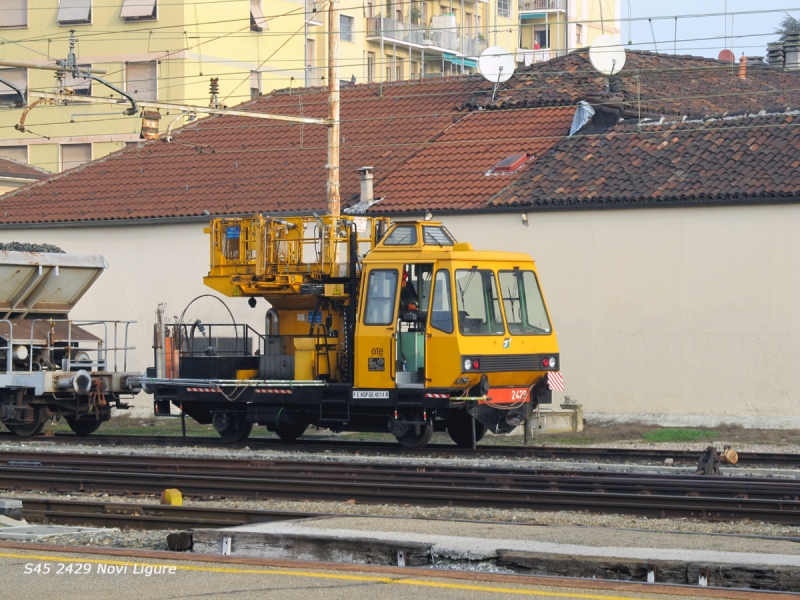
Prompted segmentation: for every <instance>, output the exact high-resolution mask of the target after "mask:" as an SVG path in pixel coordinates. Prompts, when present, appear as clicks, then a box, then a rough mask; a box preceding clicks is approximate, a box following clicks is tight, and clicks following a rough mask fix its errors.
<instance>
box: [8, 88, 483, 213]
mask: <svg viewBox="0 0 800 600" xmlns="http://www.w3.org/2000/svg"><path fill="white" fill-rule="evenodd" d="M474 89H475V80H474V79H468V78H458V79H438V80H425V81H422V82H419V81H417V82H413V83H407V82H406V83H400V84H394V85H388V86H386V85H384V86H379V85H374V84H373V85H362V86H346V87H345V88H344V89H343V92H342V104H341V118H342V121H343V123H342V127H341V136H342V137H341V148H340V150H341V177H340V179H341V182H342V187H341V196H342V200H343V202H347V201H348V200H350V199H352V198H353V197H354V196H357V194H358V190H359V181H358V175H357V174H356V172H355V170H356V169H357V168H358V167H361V166H364V165H372V166H374V167H375V171H376V173H377V174H378V176H379V177H380V175H382V174H386V173H388V172H389V171H391V170H392V169H394V168H395V167H396V166H397V165H400V164H402V163H403V162H404V161H405V160H406V159H408V158H409V157H410V156H411V155H412V154H413V153H414V152H416V151H418V150H419V149H420V148H423V147H424V146H425V143H426V142H427V141H428V140H431V139H433V138H434V137H436V136H437V135H439V134H440V133H442V132H443V131H444V130H445V129H446V128H447V127H449V126H450V125H452V123H453V119H454V117H457V116H460V115H459V114H458V113H457V111H456V109H455V107H456V105H458V104H461V103H463V102H464V101H465V100H466V99H467V98H468V97H469V96H470V95H471V94H472V93H473V92H474ZM238 108H241V109H242V110H254V111H261V112H272V113H277V114H288V115H304V116H310V117H325V116H327V95H326V91H325V90H323V89H319V88H316V89H310V90H303V92H302V93H298V91H297V90H295V91H294V92H293V93H291V94H290V93H289V92H287V91H282V92H275V93H273V94H270V95H268V96H262V97H261V98H259V99H257V100H254V101H252V102H248V103H246V104H244V105H241V106H240V107H238ZM174 137H175V141H174V142H173V143H170V144H166V143H163V142H159V141H152V142H147V143H144V144H142V145H140V146H139V147H129V148H126V149H125V150H122V151H120V152H117V153H115V154H111V155H109V156H107V157H105V158H102V159H99V160H96V161H93V162H91V163H88V164H86V165H82V166H80V167H77V168H75V169H72V170H70V171H67V172H65V173H62V174H59V175H56V176H54V177H52V178H51V179H49V180H47V181H45V182H42V183H39V184H35V185H32V186H28V187H26V188H24V189H22V190H20V191H16V192H12V193H10V194H7V195H6V196H4V197H3V198H2V200H0V224H2V223H24V222H65V221H97V220H112V219H114V220H116V219H142V218H169V217H183V216H200V215H203V214H204V212H203V211H206V210H207V211H209V212H210V213H212V214H235V213H250V212H256V211H261V212H276V211H310V210H322V209H324V207H325V181H326V172H325V163H326V158H327V129H326V128H325V127H323V126H320V125H303V126H301V125H297V124H283V123H280V122H277V121H264V120H260V119H259V120H257V119H252V118H248V117H232V116H224V117H209V118H205V119H200V120H199V121H198V122H197V123H195V124H192V125H189V126H187V127H184V128H183V129H182V130H181V131H179V132H178V133H176V135H175V136H174Z"/></svg>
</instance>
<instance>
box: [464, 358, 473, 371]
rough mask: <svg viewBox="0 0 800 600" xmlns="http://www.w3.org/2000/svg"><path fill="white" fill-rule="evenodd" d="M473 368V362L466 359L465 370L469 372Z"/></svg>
mask: <svg viewBox="0 0 800 600" xmlns="http://www.w3.org/2000/svg"><path fill="white" fill-rule="evenodd" d="M471 368H472V360H470V359H469V358H466V359H464V370H465V371H469V370H470V369H471Z"/></svg>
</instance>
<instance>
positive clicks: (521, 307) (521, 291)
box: [500, 270, 552, 335]
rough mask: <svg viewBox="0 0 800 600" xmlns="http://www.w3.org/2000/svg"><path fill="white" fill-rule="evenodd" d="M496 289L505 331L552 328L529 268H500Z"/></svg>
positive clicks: (537, 331)
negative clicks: (511, 269) (500, 301)
mask: <svg viewBox="0 0 800 600" xmlns="http://www.w3.org/2000/svg"><path fill="white" fill-rule="evenodd" d="M500 292H501V294H502V296H503V308H504V309H505V313H506V322H507V323H508V332H509V333H515V334H519V335H546V334H549V333H550V332H551V331H552V329H551V327H550V319H549V318H548V317H547V310H546V309H545V307H544V300H543V299H542V293H541V291H540V290H539V284H538V282H537V281H536V274H535V273H534V272H533V271H520V270H516V271H500Z"/></svg>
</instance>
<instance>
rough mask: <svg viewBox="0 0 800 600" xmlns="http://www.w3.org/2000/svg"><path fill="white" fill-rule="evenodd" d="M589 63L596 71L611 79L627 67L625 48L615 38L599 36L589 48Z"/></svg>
mask: <svg viewBox="0 0 800 600" xmlns="http://www.w3.org/2000/svg"><path fill="white" fill-rule="evenodd" d="M589 61H590V62H591V63H592V66H593V67H594V68H595V69H597V70H598V71H600V72H601V73H602V74H603V75H606V76H607V77H609V76H611V75H614V74H615V73H619V72H620V71H622V67H624V66H625V48H623V47H622V44H620V43H619V40H617V38H615V37H613V36H610V35H601V36H598V37H597V39H595V41H594V42H592V46H591V47H590V48H589Z"/></svg>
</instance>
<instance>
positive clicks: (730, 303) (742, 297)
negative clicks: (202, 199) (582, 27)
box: [0, 205, 800, 428]
mask: <svg viewBox="0 0 800 600" xmlns="http://www.w3.org/2000/svg"><path fill="white" fill-rule="evenodd" d="M528 216H529V226H527V227H526V226H524V225H523V224H522V221H521V218H520V215H519V214H495V215H471V216H448V217H444V218H443V220H444V222H445V223H446V225H447V226H448V227H449V228H450V230H451V231H452V232H453V234H454V235H455V236H456V237H457V238H458V239H459V240H462V241H470V242H472V244H473V246H474V247H475V248H476V249H490V248H492V249H497V250H514V251H523V252H527V253H529V254H531V255H532V256H533V257H534V258H535V259H536V261H537V264H538V267H539V271H540V274H541V280H542V285H543V288H544V293H545V296H546V299H547V302H548V305H549V308H550V311H551V314H552V319H553V323H554V326H555V329H556V332H557V334H558V337H559V343H560V347H561V356H562V364H563V373H564V378H565V384H566V395H569V396H571V397H572V398H573V399H575V400H577V401H578V402H580V403H581V404H583V405H584V408H585V410H586V411H587V418H589V420H590V421H591V420H597V419H617V420H619V419H623V420H624V419H628V420H630V419H635V420H640V421H646V422H653V423H657V424H673V425H678V424H717V423H721V422H729V423H739V424H742V425H745V426H765V427H797V428H800V403H798V397H800V236H798V235H797V231H798V230H799V229H800V205H786V206H764V207H733V208H685V209H682V208H681V209H678V208H673V209H636V210H607V211H585V212H575V211H573V212H559V213H548V214H541V213H529V214H528ZM437 217H438V216H437ZM202 229H203V225H202V224H185V225H155V226H131V227H106V228H92V227H89V228H74V229H60V228H56V229H50V230H19V231H9V230H2V231H0V239H2V240H3V241H11V240H19V241H29V242H46V243H51V244H57V245H59V246H61V247H62V248H63V249H64V250H67V251H69V252H87V253H89V252H91V253H94V252H99V253H102V254H103V255H104V256H105V257H106V260H107V261H108V262H109V264H110V269H108V270H107V271H106V272H105V273H104V274H103V275H102V276H101V277H100V279H99V280H98V282H97V283H96V284H95V286H94V287H93V288H92V289H91V290H90V291H89V293H88V294H87V295H86V297H85V299H84V300H83V301H82V302H81V303H80V304H79V305H78V307H77V309H76V311H75V312H74V316H75V318H83V317H87V318H88V317H92V318H122V319H135V320H138V321H139V324H138V325H137V326H136V327H135V328H134V330H133V334H134V335H133V343H135V345H136V346H137V347H138V348H139V350H137V352H136V353H135V355H134V360H133V361H132V366H133V367H135V368H144V367H146V366H149V365H150V364H152V350H151V348H150V347H151V345H152V323H153V319H154V313H155V309H156V306H157V304H158V303H159V302H167V305H168V311H167V314H168V315H170V316H172V315H178V314H180V312H181V311H182V310H183V308H184V307H185V306H186V304H187V303H188V302H189V301H191V300H192V298H194V297H196V296H198V295H200V294H205V293H212V292H211V290H210V289H208V288H206V287H205V286H204V285H203V282H202V277H203V275H205V274H206V273H207V270H208V263H209V260H208V237H207V236H206V235H205V234H204V233H203V232H202ZM226 302H227V304H228V305H229V306H230V307H231V310H232V311H233V312H234V315H235V317H236V319H237V320H246V321H248V322H250V323H251V324H252V325H254V326H255V327H257V329H258V330H259V331H261V330H262V329H263V315H264V312H265V310H266V303H264V302H263V301H262V302H260V303H259V305H258V308H257V309H250V308H249V307H248V306H247V304H246V301H245V300H242V299H236V298H232V299H226ZM196 318H199V319H201V320H202V321H204V322H212V321H213V322H228V320H229V317H228V315H227V313H226V312H225V310H224V308H223V307H222V306H221V305H220V304H219V303H218V302H216V301H214V300H210V299H202V300H200V301H198V302H197V303H195V305H194V306H193V308H192V309H190V311H189V312H188V313H187V320H188V321H193V320H194V319H196ZM555 400H556V401H558V399H555Z"/></svg>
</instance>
